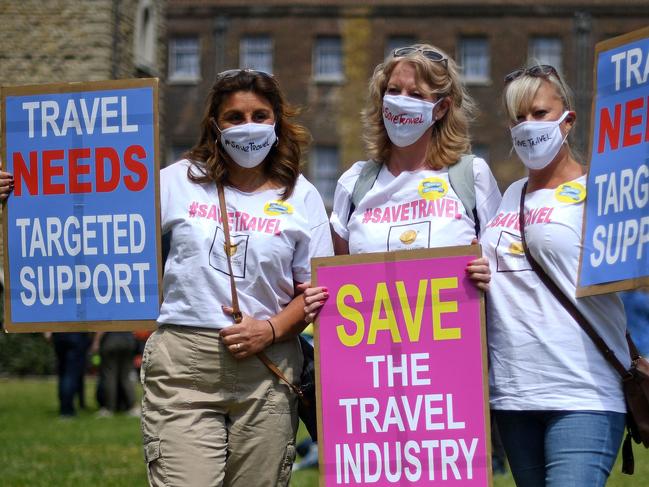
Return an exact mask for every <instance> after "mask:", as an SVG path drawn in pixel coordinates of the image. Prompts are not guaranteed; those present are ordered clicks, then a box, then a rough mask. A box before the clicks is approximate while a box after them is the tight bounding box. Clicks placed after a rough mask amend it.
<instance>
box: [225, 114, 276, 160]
mask: <svg viewBox="0 0 649 487" xmlns="http://www.w3.org/2000/svg"><path fill="white" fill-rule="evenodd" d="M219 132H221V144H222V145H223V147H224V148H225V151H226V152H227V153H228V154H229V155H230V157H231V158H232V160H233V161H234V162H236V163H237V164H238V165H240V166H241V167H245V168H246V169H251V168H253V167H256V166H258V165H259V164H261V162H262V161H263V160H264V159H265V158H266V156H267V155H268V153H269V152H270V150H271V149H272V147H273V144H274V143H275V141H276V140H277V136H276V135H275V124H273V125H268V124H267V123H246V124H243V125H236V126H234V127H230V128H227V129H225V130H220V129H219Z"/></svg>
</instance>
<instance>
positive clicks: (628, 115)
mask: <svg viewBox="0 0 649 487" xmlns="http://www.w3.org/2000/svg"><path fill="white" fill-rule="evenodd" d="M594 80H595V81H594V86H595V95H594V97H593V108H592V124H591V127H592V131H591V144H590V167H589V170H588V186H587V187H588V196H587V198H586V209H585V214H584V226H583V235H582V239H583V247H582V252H581V258H580V267H579V285H578V289H577V296H580V297H581V296H589V295H593V294H600V293H606V292H611V291H620V290H623V289H631V288H636V287H640V286H642V285H647V284H649V204H648V203H649V28H645V29H642V30H639V31H636V32H632V33H630V34H627V35H624V36H620V37H616V38H614V39H610V40H608V41H605V42H600V43H599V44H597V46H596V51H595V69H594ZM568 196H570V195H568Z"/></svg>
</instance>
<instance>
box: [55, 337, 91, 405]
mask: <svg viewBox="0 0 649 487" xmlns="http://www.w3.org/2000/svg"><path fill="white" fill-rule="evenodd" d="M45 338H46V339H47V340H48V341H51V342H52V343H53V344H54V352H55V353H56V370H57V376H58V398H59V415H60V417H61V418H72V417H74V416H76V414H77V412H76V408H75V406H74V400H75V398H78V402H79V408H80V409H84V408H85V397H84V395H85V384H84V382H85V374H86V356H87V352H88V348H89V347H90V336H89V335H88V333H81V332H70V333H50V332H47V333H45Z"/></svg>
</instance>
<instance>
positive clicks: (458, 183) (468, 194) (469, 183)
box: [448, 154, 480, 235]
mask: <svg viewBox="0 0 649 487" xmlns="http://www.w3.org/2000/svg"><path fill="white" fill-rule="evenodd" d="M474 158H475V156H474V155H473V154H464V155H463V156H462V157H460V160H459V161H457V162H456V163H455V164H453V165H451V166H449V167H448V180H449V182H450V183H451V187H452V188H453V191H455V193H456V194H457V196H458V198H460V201H461V202H462V204H463V205H464V209H465V210H466V214H467V215H468V216H469V218H471V220H472V221H473V223H474V224H475V231H476V235H480V220H479V219H478V211H477V209H476V202H475V176H474V174H473V159H474Z"/></svg>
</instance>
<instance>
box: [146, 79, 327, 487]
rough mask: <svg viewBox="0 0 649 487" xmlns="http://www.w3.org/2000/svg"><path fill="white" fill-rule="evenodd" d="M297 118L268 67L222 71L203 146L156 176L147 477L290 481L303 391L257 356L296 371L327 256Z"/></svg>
mask: <svg viewBox="0 0 649 487" xmlns="http://www.w3.org/2000/svg"><path fill="white" fill-rule="evenodd" d="M295 114H296V112H295V111H294V110H293V109H292V108H291V107H290V106H289V105H288V104H287V102H286V101H285V99H284V96H283V94H282V92H281V90H280V87H279V85H278V83H277V80H276V79H275V78H274V77H273V76H271V75H269V74H267V73H263V72H260V71H254V70H247V69H246V70H243V69H235V70H230V71H225V72H222V73H220V74H218V75H217V77H216V81H215V82H214V85H213V86H212V89H211V91H210V93H209V97H208V101H207V106H206V109H205V115H204V118H203V121H202V123H201V128H200V138H199V141H198V143H197V144H196V145H195V146H194V148H193V149H191V150H190V151H189V152H188V154H187V158H186V159H183V160H181V161H179V162H176V163H175V164H172V165H171V166H169V167H166V168H164V169H163V170H162V171H161V176H160V188H161V191H160V193H161V223H162V232H163V234H164V233H169V234H170V241H169V244H170V247H169V254H168V257H167V259H166V263H165V269H164V276H163V303H162V307H161V310H160V316H159V318H158V323H159V327H158V329H157V330H156V331H155V332H154V333H153V334H152V335H151V337H150V338H149V340H148V341H147V344H146V347H145V350H144V354H143V361H142V368H141V379H142V385H143V387H144V397H143V400H142V432H143V440H144V451H145V459H146V462H147V464H148V469H147V470H148V475H149V484H150V485H152V486H163V485H164V486H166V487H170V486H183V487H184V486H206V485H220V486H241V487H243V486H245V487H248V486H255V485H269V486H270V485H272V486H286V485H288V482H289V479H290V476H291V467H292V464H293V461H294V458H295V434H296V432H297V425H298V416H297V397H296V396H295V394H294V393H293V392H292V391H291V390H290V389H289V388H288V387H287V386H286V385H285V384H283V383H281V382H279V381H278V379H277V378H276V377H275V376H274V375H273V374H272V373H271V372H270V371H269V370H268V369H267V368H266V367H265V365H264V364H262V362H261V361H260V360H259V359H258V357H256V354H257V353H258V352H261V351H263V352H264V353H265V354H266V355H267V356H268V358H270V360H272V361H273V362H274V363H275V364H276V365H277V366H278V367H279V369H281V371H282V372H283V373H284V375H285V376H286V377H287V379H288V380H289V381H291V382H295V381H296V380H297V378H298V377H299V376H300V372H301V367H302V353H301V351H300V345H299V340H298V338H297V335H298V334H299V333H300V332H301V331H302V329H303V328H304V307H303V300H302V297H301V295H300V293H301V287H300V285H301V284H303V283H306V282H308V281H309V280H310V259H311V258H312V257H316V256H326V255H331V254H332V253H333V248H332V242H331V235H330V232H329V227H328V225H327V214H326V211H325V208H324V204H323V202H322V198H321V197H320V195H319V194H318V192H317V191H316V189H315V188H314V186H313V185H311V183H309V182H308V181H307V180H306V179H305V178H304V177H303V176H302V175H301V174H300V160H301V157H302V154H303V153H304V150H305V148H306V145H307V143H308V141H309V135H308V133H307V131H306V129H304V128H303V127H301V126H299V125H297V124H295V123H294V122H293V121H292V118H293V117H294V115H295ZM217 186H221V187H222V189H223V195H224V199H225V205H226V207H227V210H226V214H224V215H222V214H221V211H220V210H219V199H220V198H219V195H218V193H219V191H218V190H217ZM225 219H227V221H228V226H229V233H230V239H229V241H227V240H226V237H225V233H224V225H223V223H224V221H225ZM226 252H228V254H229V256H230V258H231V263H232V270H231V271H230V269H229V265H228V258H227V255H226ZM231 276H232V277H233V279H234V281H235V285H236V289H235V290H232V289H231ZM233 292H234V293H236V295H237V296H238V301H239V304H240V308H241V312H242V316H241V317H240V318H241V320H240V321H239V320H238V319H236V318H238V317H235V316H234V309H233V307H232V301H233V299H232V294H233Z"/></svg>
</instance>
